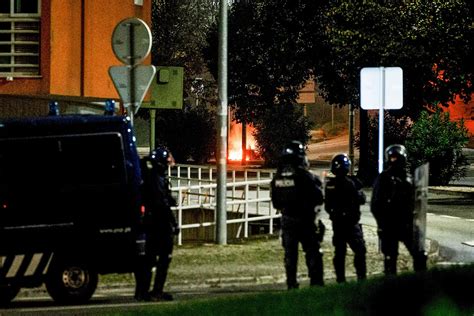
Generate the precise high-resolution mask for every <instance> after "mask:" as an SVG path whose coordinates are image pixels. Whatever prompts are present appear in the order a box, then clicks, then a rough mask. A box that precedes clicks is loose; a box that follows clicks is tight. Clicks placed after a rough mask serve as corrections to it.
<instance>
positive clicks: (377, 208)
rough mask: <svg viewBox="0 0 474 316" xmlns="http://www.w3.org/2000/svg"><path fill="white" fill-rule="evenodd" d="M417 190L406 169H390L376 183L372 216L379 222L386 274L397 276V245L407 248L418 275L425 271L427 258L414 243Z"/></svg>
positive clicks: (372, 202)
mask: <svg viewBox="0 0 474 316" xmlns="http://www.w3.org/2000/svg"><path fill="white" fill-rule="evenodd" d="M414 192H415V191H414V187H413V183H412V180H411V178H410V177H409V176H407V174H406V171H405V170H404V169H403V168H397V167H389V168H388V169H387V170H385V171H383V172H382V173H381V174H380V175H379V176H378V177H377V179H376V180H375V183H374V188H373V195H372V201H371V212H372V214H373V215H374V217H375V220H376V221H377V225H378V229H379V237H380V239H381V248H382V253H383V254H384V267H385V274H396V273H397V257H398V242H399V241H401V242H403V243H404V244H405V246H406V247H407V249H408V251H409V252H410V254H411V256H412V257H413V265H414V269H415V271H421V270H426V254H425V253H424V251H420V250H418V248H417V247H416V245H415V242H414V238H413V237H414V225H413V215H414Z"/></svg>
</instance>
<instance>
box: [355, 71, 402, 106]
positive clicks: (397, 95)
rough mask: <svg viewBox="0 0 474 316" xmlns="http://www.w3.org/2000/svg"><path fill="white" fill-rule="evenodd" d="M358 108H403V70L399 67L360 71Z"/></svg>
mask: <svg viewBox="0 0 474 316" xmlns="http://www.w3.org/2000/svg"><path fill="white" fill-rule="evenodd" d="M360 107H361V108H362V109H364V110H379V109H388V110H391V109H393V110H395V109H401V108H402V107H403V70H402V68H400V67H387V68H384V67H366V68H362V69H361V71H360Z"/></svg>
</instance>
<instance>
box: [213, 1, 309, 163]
mask: <svg viewBox="0 0 474 316" xmlns="http://www.w3.org/2000/svg"><path fill="white" fill-rule="evenodd" d="M314 3H315V1H294V0H293V1H291V0H280V1H269V0H256V1H240V2H236V3H234V4H233V5H232V7H231V11H230V16H229V19H228V21H229V26H228V36H229V41H228V42H229V48H228V51H229V56H228V61H229V62H228V71H229V75H228V76H229V91H228V93H229V104H230V106H231V107H232V108H233V109H234V111H235V117H236V120H237V121H238V122H244V123H252V124H254V126H256V127H257V135H256V137H257V141H258V142H259V147H260V149H261V153H263V156H264V157H265V158H266V162H267V163H271V162H273V161H275V159H276V157H275V156H274V155H279V154H280V151H279V150H278V151H275V150H273V149H272V148H270V147H272V145H273V144H272V143H271V142H270V143H264V142H266V140H267V138H266V137H265V136H264V135H260V136H259V135H258V133H259V132H262V133H264V131H263V130H264V129H266V128H267V127H269V126H274V123H275V121H274V120H275V117H274V116H273V115H272V111H275V112H280V113H282V112H284V113H287V114H288V115H289V116H287V117H284V120H285V122H287V123H288V124H281V125H280V127H279V128H280V129H285V128H287V129H290V128H298V129H299V130H300V131H299V132H298V133H297V134H299V135H301V139H299V140H301V141H303V142H307V140H309V137H308V134H309V125H308V124H300V125H298V126H296V125H295V124H293V123H294V122H289V121H288V120H290V119H295V120H297V121H298V120H301V118H300V117H298V115H300V116H302V115H303V113H302V111H298V110H295V106H297V104H296V98H297V96H298V90H299V89H300V88H301V86H302V84H303V83H304V82H305V81H306V80H307V79H308V78H309V77H310V76H311V69H310V67H309V64H308V62H309V59H308V54H307V52H308V50H307V47H308V45H309V44H311V43H309V41H307V39H306V38H305V36H307V35H308V33H307V32H303V28H304V27H305V24H304V23H303V22H304V20H303V19H302V18H301V17H302V16H303V15H305V14H306V15H308V18H307V19H306V20H308V21H309V20H312V19H309V16H310V15H311V14H310V10H309V8H310V6H313V7H314V6H315V4H314ZM312 18H314V17H312ZM208 43H209V45H208V47H207V49H206V56H207V57H208V62H209V65H210V66H209V68H210V69H211V70H212V73H213V74H214V75H215V76H217V56H216V53H215V52H217V45H218V41H217V27H214V28H213V32H211V33H210V36H209V37H208ZM283 106H288V109H287V111H280V110H281V107H283ZM266 119H271V120H273V121H272V122H270V121H269V122H266ZM293 132H294V131H293ZM291 134H292V132H289V133H287V135H291ZM303 135H306V136H303Z"/></svg>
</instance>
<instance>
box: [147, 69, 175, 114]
mask: <svg viewBox="0 0 474 316" xmlns="http://www.w3.org/2000/svg"><path fill="white" fill-rule="evenodd" d="M183 77H184V70H183V67H167V66H156V76H155V79H154V80H153V81H152V83H151V86H150V90H151V99H150V102H147V103H144V104H143V105H142V107H143V108H148V109H177V110H179V109H182V108H183Z"/></svg>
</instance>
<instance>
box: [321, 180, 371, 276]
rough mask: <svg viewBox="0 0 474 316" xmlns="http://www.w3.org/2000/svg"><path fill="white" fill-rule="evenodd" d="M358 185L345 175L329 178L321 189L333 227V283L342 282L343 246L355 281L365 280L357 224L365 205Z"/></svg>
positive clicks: (362, 236) (360, 227) (363, 257)
mask: <svg viewBox="0 0 474 316" xmlns="http://www.w3.org/2000/svg"><path fill="white" fill-rule="evenodd" d="M361 188H362V184H361V183H360V181H359V180H357V179H356V178H352V177H349V176H346V175H340V176H336V177H334V178H330V179H329V181H328V182H327V184H326V188H325V204H324V206H325V210H326V211H327V212H328V213H329V218H330V219H331V221H332V227H333V239H332V242H333V245H334V259H333V263H334V269H335V271H336V279H337V282H345V280H346V276H345V260H346V251H347V244H349V246H350V247H351V249H352V251H353V252H354V267H355V269H356V274H357V278H358V279H365V278H366V274H367V269H366V260H365V254H366V252H367V251H366V247H365V241H364V235H363V232H362V226H361V225H360V224H359V220H360V205H362V204H364V203H365V195H364V193H363V192H362V191H361Z"/></svg>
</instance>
